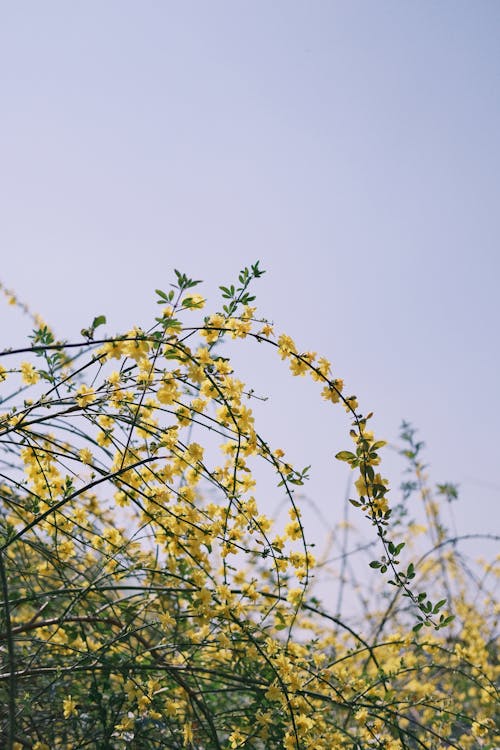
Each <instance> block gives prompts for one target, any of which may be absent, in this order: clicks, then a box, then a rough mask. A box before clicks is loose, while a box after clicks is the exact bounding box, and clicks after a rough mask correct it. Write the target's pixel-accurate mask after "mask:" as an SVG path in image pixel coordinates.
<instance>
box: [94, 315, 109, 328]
mask: <svg viewBox="0 0 500 750" xmlns="http://www.w3.org/2000/svg"><path fill="white" fill-rule="evenodd" d="M105 323H106V316H105V315H98V316H97V317H96V318H94V320H93V322H92V328H94V329H96V328H98V327H99V326H103V325H104V324H105Z"/></svg>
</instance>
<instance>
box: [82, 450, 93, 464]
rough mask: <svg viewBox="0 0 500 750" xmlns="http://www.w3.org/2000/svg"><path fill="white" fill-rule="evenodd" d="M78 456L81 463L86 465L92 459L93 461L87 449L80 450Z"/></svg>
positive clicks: (90, 452)
mask: <svg viewBox="0 0 500 750" xmlns="http://www.w3.org/2000/svg"><path fill="white" fill-rule="evenodd" d="M79 456H80V461H81V462H82V463H84V464H87V465H88V464H91V463H92V459H93V455H92V451H91V450H89V449H88V448H82V449H81V451H80V453H79Z"/></svg>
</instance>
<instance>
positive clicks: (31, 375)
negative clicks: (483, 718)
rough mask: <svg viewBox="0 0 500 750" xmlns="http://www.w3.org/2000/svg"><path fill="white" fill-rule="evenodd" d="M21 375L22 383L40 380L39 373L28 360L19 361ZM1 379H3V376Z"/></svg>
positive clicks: (29, 383) (30, 383)
mask: <svg viewBox="0 0 500 750" xmlns="http://www.w3.org/2000/svg"><path fill="white" fill-rule="evenodd" d="M21 375H22V379H23V383H26V385H34V383H37V382H38V380H40V375H39V374H38V373H37V371H36V370H35V368H34V367H33V365H32V364H30V362H21ZM2 379H3V380H4V379H5V378H2Z"/></svg>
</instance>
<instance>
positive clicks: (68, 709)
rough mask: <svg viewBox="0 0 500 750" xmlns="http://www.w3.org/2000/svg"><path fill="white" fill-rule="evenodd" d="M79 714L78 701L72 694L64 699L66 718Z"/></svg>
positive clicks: (64, 714)
mask: <svg viewBox="0 0 500 750" xmlns="http://www.w3.org/2000/svg"><path fill="white" fill-rule="evenodd" d="M77 714H78V711H77V708H76V703H75V701H74V700H73V698H72V696H71V695H68V697H67V698H64V700H63V716H64V718H65V719H69V717H70V716H76V715H77Z"/></svg>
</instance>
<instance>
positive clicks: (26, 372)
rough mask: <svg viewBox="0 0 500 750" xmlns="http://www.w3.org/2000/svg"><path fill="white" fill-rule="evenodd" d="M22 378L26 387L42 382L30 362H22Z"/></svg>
mask: <svg viewBox="0 0 500 750" xmlns="http://www.w3.org/2000/svg"><path fill="white" fill-rule="evenodd" d="M21 376H22V379H23V383H26V385H34V383H37V382H38V380H40V375H39V374H38V373H37V371H36V370H35V368H34V367H33V365H32V364H31V363H30V362H21Z"/></svg>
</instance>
